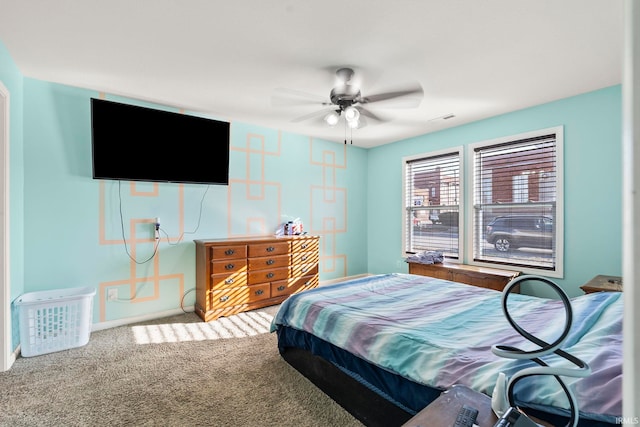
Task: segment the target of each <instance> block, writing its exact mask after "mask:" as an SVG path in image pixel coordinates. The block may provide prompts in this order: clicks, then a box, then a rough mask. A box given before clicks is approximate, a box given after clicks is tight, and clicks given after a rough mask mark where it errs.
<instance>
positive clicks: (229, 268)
mask: <svg viewBox="0 0 640 427" xmlns="http://www.w3.org/2000/svg"><path fill="white" fill-rule="evenodd" d="M233 267H235V265H234V264H227V265H225V266H224V268H226V269H227V270H233Z"/></svg>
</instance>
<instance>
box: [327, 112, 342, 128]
mask: <svg viewBox="0 0 640 427" xmlns="http://www.w3.org/2000/svg"><path fill="white" fill-rule="evenodd" d="M338 120H340V114H338V112H336V111H332V112H330V113H329V114H327V115H326V116H324V121H325V122H327V124H328V125H329V126H335V125H336V124H337V123H338Z"/></svg>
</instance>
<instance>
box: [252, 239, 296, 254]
mask: <svg viewBox="0 0 640 427" xmlns="http://www.w3.org/2000/svg"><path fill="white" fill-rule="evenodd" d="M288 253H289V242H271V243H252V244H250V245H249V257H251V258H253V257H261V256H271V255H283V254H288Z"/></svg>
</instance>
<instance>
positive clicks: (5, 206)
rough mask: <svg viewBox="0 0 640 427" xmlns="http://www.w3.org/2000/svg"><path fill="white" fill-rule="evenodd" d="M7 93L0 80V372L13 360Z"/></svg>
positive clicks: (5, 369)
mask: <svg viewBox="0 0 640 427" xmlns="http://www.w3.org/2000/svg"><path fill="white" fill-rule="evenodd" d="M9 110H10V108H9V90H8V89H7V88H6V87H5V85H4V84H3V83H2V82H1V81H0V125H1V126H0V154H1V156H0V204H1V206H0V213H1V215H0V227H1V228H0V317H1V318H2V328H0V372H4V371H8V370H9V368H11V365H13V362H14V361H15V360H16V358H15V354H14V353H13V349H12V348H11V344H12V336H11V335H12V334H11V331H12V327H11V285H10V284H11V281H10V274H9V267H10V262H9V163H10V162H9Z"/></svg>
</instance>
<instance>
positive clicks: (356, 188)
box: [24, 78, 367, 322]
mask: <svg viewBox="0 0 640 427" xmlns="http://www.w3.org/2000/svg"><path fill="white" fill-rule="evenodd" d="M101 96H104V97H105V98H106V99H109V100H116V101H120V102H123V101H124V102H128V103H132V104H137V105H146V106H149V104H146V103H140V102H137V101H135V100H130V99H123V98H118V97H115V96H110V95H108V94H106V95H102V94H99V93H97V92H93V91H89V90H85V89H78V88H74V87H69V86H63V85H60V84H55V83H49V82H44V81H40V80H34V79H28V78H27V79H25V83H24V105H25V113H24V120H25V124H26V125H25V132H24V141H25V144H24V174H25V178H24V183H25V199H24V223H25V232H24V233H25V242H26V245H25V250H24V260H25V263H26V265H25V273H24V283H25V291H39V290H45V289H51V288H65V287H78V286H91V287H95V288H96V289H97V290H98V293H97V295H96V297H95V310H94V313H95V315H94V322H108V321H112V320H117V319H123V318H129V317H136V316H147V315H152V314H154V313H161V312H165V311H170V310H175V309H177V308H179V307H180V301H181V299H182V298H183V296H184V304H185V305H186V306H189V305H193V302H194V300H195V295H194V293H193V292H190V291H191V290H193V288H194V287H195V245H194V243H193V240H194V239H206V238H225V237H234V236H252V235H264V234H272V233H274V232H275V230H276V229H277V227H278V225H279V224H281V223H282V222H283V221H286V220H289V219H295V218H297V217H299V218H301V219H302V221H303V223H304V226H305V230H306V231H308V232H309V233H312V234H317V235H320V236H321V265H320V279H321V280H328V279H334V278H340V277H344V276H346V275H353V274H361V273H365V272H366V269H367V254H366V251H365V250H363V249H362V245H354V243H353V242H354V241H355V242H365V241H366V238H367V237H366V214H365V212H364V210H365V208H364V206H365V204H366V188H367V183H366V167H367V161H366V158H367V152H366V150H364V149H361V148H358V147H354V146H351V145H348V146H346V145H343V144H336V143H333V142H328V141H323V140H316V139H313V138H310V137H307V136H302V135H296V134H291V133H287V132H280V131H278V130H275V129H269V128H264V127H258V126H252V125H248V124H243V123H236V122H233V123H232V124H231V155H230V173H229V174H230V185H229V186H209V187H207V186H205V185H196V184H191V185H187V184H184V185H181V184H167V183H160V184H158V183H130V182H118V181H111V180H106V181H101V180H94V179H92V178H91V132H90V98H92V97H101ZM156 107H157V108H162V109H166V110H169V111H172V109H171V108H168V107H162V106H156ZM173 111H179V110H177V109H174V110H173ZM185 113H189V112H188V111H187V112H185ZM162 149H165V150H173V149H179V141H176V146H175V147H171V146H168V147H162ZM193 155H194V156H197V155H198V153H193ZM149 161H153V157H152V156H150V159H149ZM171 166H172V165H170V164H169V165H160V164H159V165H158V167H171ZM120 200H122V212H123V217H122V221H123V222H124V225H125V236H126V240H127V246H128V249H129V252H131V253H132V255H135V259H136V260H137V261H139V262H140V261H143V260H146V259H147V258H149V256H150V255H151V254H152V253H153V246H154V239H153V232H152V230H153V228H152V226H151V222H152V221H153V219H154V218H155V217H160V219H161V227H162V229H163V231H164V232H166V233H167V235H168V237H167V236H166V235H165V234H162V240H161V243H160V246H159V250H158V254H157V255H156V257H155V258H153V260H151V261H150V262H148V263H144V264H138V263H136V262H134V261H133V260H131V259H130V258H129V256H128V255H127V253H126V251H125V247H124V242H123V240H122V225H121V224H122V223H121V217H120V203H121V202H120ZM201 201H202V218H201V221H200V224H199V227H198V218H199V217H200V206H201ZM363 219H364V220H363ZM131 224H133V226H132V225H131ZM132 227H133V228H132ZM194 231H195V232H194ZM185 232H186V234H185ZM181 236H184V238H183V239H182V241H180V242H179V243H177V244H176V242H178V241H179V239H180V237H181ZM113 287H116V288H118V294H119V297H120V298H131V297H132V296H134V295H135V296H136V297H137V301H135V302H109V301H106V292H107V290H108V289H109V288H113Z"/></svg>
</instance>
